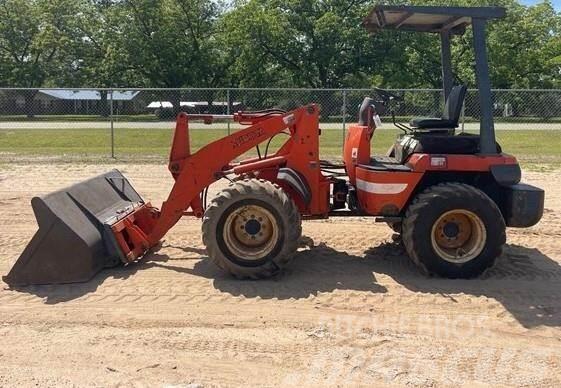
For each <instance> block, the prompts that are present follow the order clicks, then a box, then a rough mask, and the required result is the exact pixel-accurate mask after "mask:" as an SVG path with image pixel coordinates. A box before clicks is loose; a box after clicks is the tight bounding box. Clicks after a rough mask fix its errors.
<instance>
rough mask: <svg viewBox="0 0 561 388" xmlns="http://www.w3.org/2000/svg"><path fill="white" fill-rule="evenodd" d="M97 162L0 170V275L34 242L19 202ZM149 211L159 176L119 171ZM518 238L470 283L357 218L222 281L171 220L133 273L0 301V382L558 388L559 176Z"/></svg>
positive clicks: (536, 177) (143, 168)
mask: <svg viewBox="0 0 561 388" xmlns="http://www.w3.org/2000/svg"><path fill="white" fill-rule="evenodd" d="M111 167H113V166H107V165H65V164H60V165H38V166H34V165H15V164H11V165H3V166H1V167H0V230H1V231H2V233H0V252H1V255H0V273H1V274H5V273H7V271H8V270H9V268H10V267H11V264H12V263H13V262H14V261H15V259H16V258H17V256H18V255H19V253H20V252H21V251H22V249H23V248H24V246H25V245H26V244H27V242H28V240H29V239H30V238H31V236H32V235H33V233H34V232H35V230H36V223H35V220H34V217H33V213H32V210H31V207H30V205H29V200H30V199H31V197H32V196H33V195H40V194H45V193H48V192H50V191H53V190H55V189H58V188H61V187H63V186H66V185H69V184H72V183H74V182H77V181H80V180H81V179H84V178H86V177H90V176H92V175H94V174H98V173H101V172H104V171H106V170H108V169H109V168H111ZM115 167H118V168H120V169H121V170H122V171H123V172H124V173H125V174H126V175H127V176H128V177H129V178H130V180H131V181H132V182H133V184H134V185H135V187H136V188H137V190H138V191H139V192H140V193H142V194H143V195H144V197H145V198H149V199H151V200H152V202H153V203H155V204H159V203H160V202H161V201H162V200H163V199H164V198H165V196H166V194H167V193H168V190H169V188H170V185H171V178H170V177H169V175H168V173H167V171H166V168H165V166H163V165H126V166H123V165H120V166H115ZM524 178H525V180H526V181H527V182H529V183H533V184H536V185H539V186H541V187H543V188H545V189H546V195H547V199H546V211H545V214H544V218H543V220H542V221H541V223H540V224H538V225H537V226H535V227H533V228H530V229H526V230H524V229H522V230H516V229H510V230H509V231H508V241H507V246H506V248H505V251H504V253H503V255H502V256H501V257H500V259H499V260H498V263H497V265H496V266H495V267H494V268H493V269H491V270H490V271H488V272H487V273H486V274H485V275H484V276H483V277H482V278H480V279H475V280H445V279H438V278H428V277H426V276H423V275H421V274H419V273H418V271H417V270H416V268H415V267H414V266H413V265H412V264H411V263H410V261H409V259H408V258H407V256H406V255H405V254H404V252H403V251H402V249H401V248H400V247H399V246H398V245H396V244H394V243H392V239H391V231H390V229H389V228H388V227H387V226H385V225H383V224H376V223H374V222H373V220H371V219H359V218H356V219H331V220H328V221H309V222H305V223H304V235H305V238H303V239H302V250H301V251H300V252H299V253H298V255H297V257H296V258H295V260H294V262H293V264H292V265H291V266H290V268H289V269H288V270H287V271H286V272H285V273H284V274H283V275H282V276H280V277H278V278H275V279H272V280H266V281H237V280H234V279H232V278H230V277H228V276H227V275H225V274H223V273H221V272H220V271H219V270H218V269H217V268H215V267H214V266H213V265H212V264H211V263H209V262H208V260H207V259H206V258H205V252H204V249H203V246H202V242H201V236H200V221H198V220H192V219H185V220H182V221H180V222H179V224H178V225H177V226H176V227H175V228H174V229H173V230H172V231H171V232H170V233H169V235H168V236H167V239H166V241H165V242H164V244H163V247H162V248H161V249H160V250H159V251H158V252H156V253H153V254H151V255H149V256H148V257H147V258H146V259H145V260H144V261H142V262H141V263H137V264H135V265H131V266H128V267H126V268H118V269H114V270H108V271H105V272H102V273H101V274H99V275H98V276H97V277H95V278H94V279H93V280H92V281H90V282H88V283H84V284H74V285H65V286H41V287H38V286H35V287H29V288H25V289H23V290H20V291H16V290H10V289H8V287H7V286H6V285H5V284H4V283H2V284H1V286H2V289H1V290H0V338H1V344H0V386H74V385H76V386H147V387H148V386H150V387H152V386H191V387H196V386H205V387H206V386H241V385H249V384H251V385H261V386H279V385H280V386H356V385H363V386H371V385H372V384H377V385H413V386H458V385H468V386H474V385H476V386H477V385H505V386H512V385H515V386H527V385H540V386H560V385H561V220H560V218H561V186H560V183H561V171H556V172H542V173H538V172H526V173H524Z"/></svg>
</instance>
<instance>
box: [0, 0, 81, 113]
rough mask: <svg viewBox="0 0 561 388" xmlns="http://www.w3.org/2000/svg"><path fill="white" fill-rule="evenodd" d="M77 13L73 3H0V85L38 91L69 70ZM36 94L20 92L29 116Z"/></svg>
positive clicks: (59, 0) (7, 0)
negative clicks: (72, 28) (70, 50)
mask: <svg viewBox="0 0 561 388" xmlns="http://www.w3.org/2000/svg"><path fill="white" fill-rule="evenodd" d="M76 12H77V4H76V2H75V1H74V0H51V1H49V0H29V1H19V0H4V1H2V2H0V84H1V85H4V86H10V87H25V88H38V87H41V86H46V85H48V81H49V79H52V78H56V77H57V76H59V75H61V74H62V73H64V72H66V71H68V69H69V68H70V67H71V62H72V59H71V57H70V56H69V55H68V51H67V50H66V48H67V47H70V46H71V45H72V39H74V38H75V37H74V36H73V34H72V33H71V25H72V19H73V18H74V16H75V14H76ZM36 94H37V90H27V91H25V92H23V96H24V98H25V102H26V106H27V114H28V115H29V116H32V115H33V99H34V98H35V95H36Z"/></svg>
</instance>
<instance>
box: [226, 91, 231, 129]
mask: <svg viewBox="0 0 561 388" xmlns="http://www.w3.org/2000/svg"><path fill="white" fill-rule="evenodd" d="M226 105H227V108H226V114H227V115H230V89H226ZM226 122H227V125H228V135H230V120H229V119H228V120H227V121H226Z"/></svg>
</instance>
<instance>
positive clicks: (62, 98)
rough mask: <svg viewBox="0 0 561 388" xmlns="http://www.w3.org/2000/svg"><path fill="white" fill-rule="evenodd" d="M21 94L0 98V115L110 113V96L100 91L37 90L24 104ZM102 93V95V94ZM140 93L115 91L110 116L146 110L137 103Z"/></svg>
mask: <svg viewBox="0 0 561 388" xmlns="http://www.w3.org/2000/svg"><path fill="white" fill-rule="evenodd" d="M26 92H27V93H30V92H29V91H24V90H17V89H14V90H8V91H5V92H4V93H3V95H2V96H0V113H1V114H11V115H18V114H29V112H30V111H32V112H33V114H35V115H51V114H52V115H101V114H104V113H105V114H107V113H108V112H109V100H110V96H109V94H107V92H100V91H99V90H72V89H39V90H38V91H37V93H36V94H35V95H34V96H33V102H32V104H30V103H29V102H28V101H26V95H25V93H26ZM102 93H103V94H102ZM139 94H140V92H139V91H114V92H113V112H114V113H115V114H135V113H140V112H143V111H144V110H145V103H144V102H141V101H139V99H138V96H139Z"/></svg>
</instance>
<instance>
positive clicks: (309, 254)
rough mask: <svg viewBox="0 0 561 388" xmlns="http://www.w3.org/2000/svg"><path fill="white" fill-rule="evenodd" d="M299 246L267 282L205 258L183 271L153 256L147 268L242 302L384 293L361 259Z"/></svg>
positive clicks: (306, 243) (310, 245)
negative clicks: (208, 284)
mask: <svg viewBox="0 0 561 388" xmlns="http://www.w3.org/2000/svg"><path fill="white" fill-rule="evenodd" d="M300 245H301V246H302V247H305V248H307V249H306V250H304V251H300V252H298V253H297V254H296V257H295V258H294V261H293V262H292V263H291V265H290V266H289V267H288V268H287V269H285V270H284V271H283V272H282V273H281V274H279V275H277V276H274V277H273V278H271V279H262V280H239V279H235V278H233V277H232V276H230V275H229V274H227V273H225V272H224V271H222V270H220V269H219V268H217V267H216V265H214V264H213V263H212V262H211V261H210V260H208V258H206V257H205V258H204V259H203V260H199V261H197V262H196V263H195V265H194V266H193V268H187V267H180V266H174V265H170V264H169V263H168V260H169V258H168V256H167V255H162V254H159V253H155V254H153V255H152V256H151V257H150V258H149V259H148V262H147V265H150V266H157V267H162V268H166V269H169V270H174V271H178V272H182V273H187V274H191V275H195V276H201V277H204V278H207V279H211V280H212V281H213V285H214V287H215V288H216V289H217V290H219V291H221V292H225V293H228V294H230V295H232V296H244V297H246V298H255V297H260V298H262V299H273V298H276V299H280V300H283V299H302V298H308V297H310V296H311V295H317V294H318V293H322V292H332V291H334V290H337V289H340V290H354V291H365V292H371V293H384V292H386V291H387V290H386V288H385V287H383V286H381V285H380V284H378V283H377V281H376V277H375V274H373V272H372V270H370V264H369V263H368V261H367V260H365V258H361V257H356V256H352V255H348V254H346V253H343V252H337V255H336V256H333V255H332V251H333V250H332V249H331V248H329V247H327V246H326V245H324V244H320V245H318V246H314V245H313V241H312V239H310V238H308V237H303V238H302V239H301V241H300ZM183 249H184V250H186V252H187V253H190V252H192V250H191V249H190V248H183Z"/></svg>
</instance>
